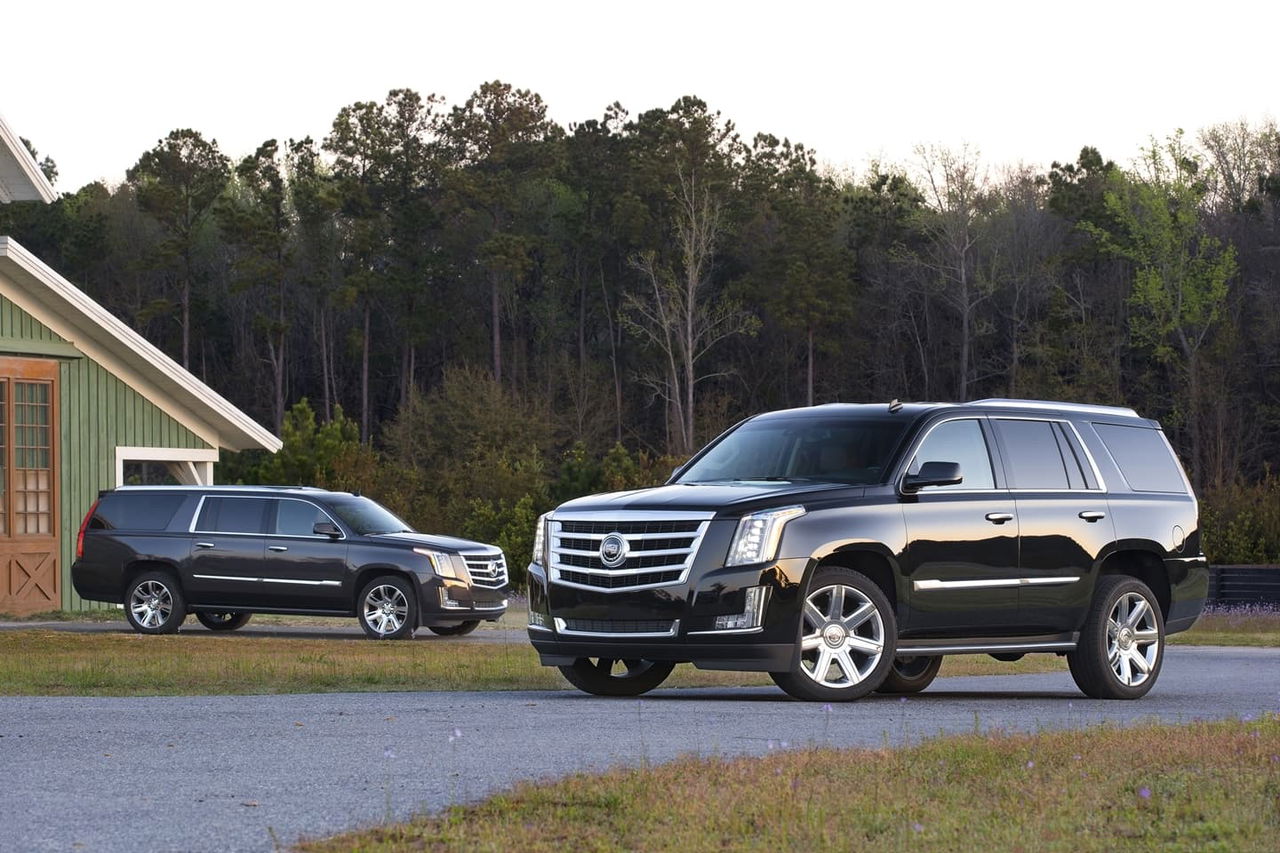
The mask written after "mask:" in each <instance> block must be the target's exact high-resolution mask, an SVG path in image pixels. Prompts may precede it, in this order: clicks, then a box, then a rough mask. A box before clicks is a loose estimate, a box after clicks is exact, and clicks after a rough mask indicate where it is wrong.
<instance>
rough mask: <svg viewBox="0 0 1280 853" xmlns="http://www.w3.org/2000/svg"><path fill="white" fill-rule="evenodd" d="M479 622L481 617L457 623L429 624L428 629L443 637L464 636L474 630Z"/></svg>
mask: <svg viewBox="0 0 1280 853" xmlns="http://www.w3.org/2000/svg"><path fill="white" fill-rule="evenodd" d="M479 624H480V620H479V619H470V620H468V621H466V622H459V623H458V624H457V625H428V626H427V630H428V631H430V632H431V633H433V634H439V635H440V636H441V637H463V636H466V635H467V634H470V633H471V632H472V631H474V630H475V629H476V627H477V626H479Z"/></svg>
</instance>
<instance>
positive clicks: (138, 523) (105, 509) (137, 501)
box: [89, 492, 188, 530]
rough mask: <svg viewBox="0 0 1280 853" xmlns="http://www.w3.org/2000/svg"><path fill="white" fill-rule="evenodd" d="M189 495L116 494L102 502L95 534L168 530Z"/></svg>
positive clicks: (92, 524) (95, 516) (95, 520)
mask: <svg viewBox="0 0 1280 853" xmlns="http://www.w3.org/2000/svg"><path fill="white" fill-rule="evenodd" d="M187 497H188V496H187V495H185V494H183V493H181V492H177V493H170V492H138V493H133V492H112V493H111V494H109V495H103V496H102V498H101V499H100V500H99V501H98V509H97V511H96V512H95V513H94V514H93V518H92V519H91V520H90V521H89V528H90V529H91V530H164V529H165V528H167V527H168V526H169V522H170V521H173V516H174V515H175V514H176V513H177V512H178V507H180V506H182V502H183V501H185V500H186V499H187Z"/></svg>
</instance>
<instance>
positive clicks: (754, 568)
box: [529, 400, 1208, 701]
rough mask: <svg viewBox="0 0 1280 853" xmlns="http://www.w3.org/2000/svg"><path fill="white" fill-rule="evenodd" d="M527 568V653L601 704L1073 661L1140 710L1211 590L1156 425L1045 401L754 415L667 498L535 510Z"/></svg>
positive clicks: (1092, 686) (857, 687) (840, 691)
mask: <svg viewBox="0 0 1280 853" xmlns="http://www.w3.org/2000/svg"><path fill="white" fill-rule="evenodd" d="M529 575H530V591H529V639H530V641H531V642H532V643H533V645H534V647H535V648H536V649H537V650H538V653H539V655H540V656H541V660H542V663H543V664H544V665H546V666H558V667H559V668H560V670H561V672H563V673H564V675H565V677H566V678H567V679H568V680H569V681H570V682H572V683H573V684H574V685H575V686H577V687H578V688H580V689H582V690H584V691H586V692H588V693H595V694H599V695H613V696H632V695H637V694H639V693H643V692H644V691H646V690H650V689H652V688H653V687H656V686H657V685H658V684H660V683H661V682H662V681H663V679H665V678H666V676H667V675H668V673H670V672H671V670H672V668H673V667H674V665H675V664H676V663H678V662H692V663H693V664H694V665H695V666H697V667H700V668H703V669H730V670H759V671H765V672H768V673H769V674H770V675H771V676H772V677H773V680H774V681H775V682H776V683H777V684H778V685H779V686H780V687H782V689H783V690H785V691H786V692H787V693H789V694H791V695H792V696H795V697H798V698H801V699H811V700H821V701H831V700H843V699H855V698H858V697H860V696H864V695H866V694H867V693H870V692H871V691H873V690H879V691H882V692H891V693H908V692H915V691H919V690H923V689H924V688H925V687H926V686H928V684H929V683H930V682H931V681H932V680H933V678H934V676H935V675H936V674H937V672H938V667H939V665H940V663H941V656H942V655H947V654H958V653H974V652H979V653H988V654H990V655H992V656H993V657H995V658H997V659H1000V660H1016V659H1018V658H1020V657H1022V656H1023V655H1025V654H1028V653H1031V652H1051V653H1055V654H1058V655H1066V657H1067V660H1068V663H1069V664H1070V668H1071V674H1072V675H1073V676H1074V678H1075V681H1076V684H1077V685H1079V687H1080V689H1081V690H1083V691H1084V692H1085V693H1086V694H1088V695H1089V696H1093V697H1098V698H1113V699H1134V698H1137V697H1139V696H1142V695H1143V694H1145V693H1146V692H1147V691H1148V690H1150V689H1151V686H1152V685H1153V684H1154V683H1155V681H1156V678H1157V676H1158V675H1159V674H1160V664H1161V661H1162V658H1163V651H1164V639H1165V635H1166V633H1173V632H1176V631H1184V630H1186V629H1187V628H1189V627H1191V625H1192V623H1194V622H1195V620H1196V618H1197V617H1198V616H1199V614H1200V610H1201V608H1202V606H1203V604H1204V599H1205V595H1206V592H1207V589H1208V571H1207V567H1206V564H1205V559H1204V556H1203V554H1202V553H1201V550H1200V530H1199V519H1198V508H1197V504H1196V498H1195V496H1194V495H1193V494H1192V491H1191V488H1190V486H1189V484H1188V482H1187V479H1186V476H1185V475H1184V473H1183V471H1182V467H1181V465H1180V464H1179V463H1178V460H1177V458H1176V456H1175V455H1174V453H1173V451H1172V449H1171V448H1170V446H1169V443H1168V441H1167V440H1166V439H1165V436H1164V433H1163V432H1161V430H1160V425H1159V424H1158V423H1156V422H1155V421H1151V420H1146V419H1144V418H1140V417H1139V416H1138V415H1137V414H1136V413H1135V412H1134V411H1133V410H1132V409H1122V408H1112V407H1103V406H1084V405H1076V404H1070V403H1049V402H1041V401H1032V400H982V401H978V402H974V403H966V404H963V405H950V404H911V405H903V404H901V403H898V402H897V401H894V402H893V403H890V404H888V405H846V404H833V405H827V406H817V407H813V408H806V409H794V410H789V411H782V412H771V413H768V414H763V415H759V416H757V417H754V418H750V419H748V420H746V421H743V422H742V423H740V424H738V425H737V426H735V427H734V428H733V429H731V430H729V431H728V432H726V433H725V434H724V435H721V436H720V437H719V438H717V439H716V440H715V441H714V442H712V443H711V444H710V445H708V446H707V447H706V448H704V449H703V450H702V451H700V452H699V453H698V454H697V455H696V456H694V457H693V458H692V459H691V460H690V461H689V462H688V463H686V464H685V465H684V466H682V467H681V468H680V469H678V470H677V471H676V472H675V474H674V475H673V476H672V478H671V480H670V481H668V483H667V484H666V485H665V486H660V487H656V488H652V489H641V490H639V491H632V492H619V493H614V494H604V495H592V496H590V497H584V498H579V499H577V500H573V501H569V502H568V503H565V504H562V505H561V506H559V507H558V508H557V509H555V510H554V511H553V512H551V513H548V514H547V515H545V516H543V517H542V519H541V520H540V522H539V524H538V530H537V543H536V545H535V548H534V562H533V565H531V566H530V567H529Z"/></svg>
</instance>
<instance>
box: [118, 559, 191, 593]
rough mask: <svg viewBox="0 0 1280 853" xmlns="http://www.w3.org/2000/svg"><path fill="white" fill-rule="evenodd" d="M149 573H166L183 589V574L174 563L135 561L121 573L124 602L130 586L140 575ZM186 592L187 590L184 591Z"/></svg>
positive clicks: (149, 560)
mask: <svg viewBox="0 0 1280 853" xmlns="http://www.w3.org/2000/svg"><path fill="white" fill-rule="evenodd" d="M147 572H164V573H165V574H168V575H172V576H173V580H174V582H175V583H177V584H178V587H179V589H181V588H182V574H181V573H180V572H179V571H178V567H177V566H176V565H174V564H173V563H170V562H167V561H165V560H155V559H143V560H134V561H133V562H131V563H129V564H127V565H126V566H125V567H124V571H122V572H121V573H120V600H121V601H124V594H125V592H126V591H127V590H128V589H129V584H131V583H133V581H134V579H135V578H137V577H138V576H139V575H142V574H145V573H147ZM183 591H184V592H185V591H186V590H183Z"/></svg>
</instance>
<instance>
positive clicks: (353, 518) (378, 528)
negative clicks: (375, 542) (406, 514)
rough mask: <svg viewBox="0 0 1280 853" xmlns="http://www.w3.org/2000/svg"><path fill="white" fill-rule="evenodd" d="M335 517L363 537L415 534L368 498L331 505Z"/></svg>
mask: <svg viewBox="0 0 1280 853" xmlns="http://www.w3.org/2000/svg"><path fill="white" fill-rule="evenodd" d="M329 506H330V507H331V508H332V509H333V512H334V514H335V515H337V516H338V518H340V519H342V520H343V521H344V522H346V523H347V526H348V527H350V528H351V529H352V530H354V531H355V532H356V533H359V534H360V535H361V536H376V535H378V534H379V533H413V532H414V531H413V528H411V527H410V526H409V525H407V524H405V523H404V522H403V521H401V520H400V519H399V518H397V517H396V516H395V515H394V514H393V513H392V512H391V511H390V510H389V509H387V508H386V507H384V506H383V505H382V504H380V503H377V502H375V501H371V500H369V499H368V498H357V497H351V498H341V499H339V500H335V501H333V502H331V503H330V504H329Z"/></svg>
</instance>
